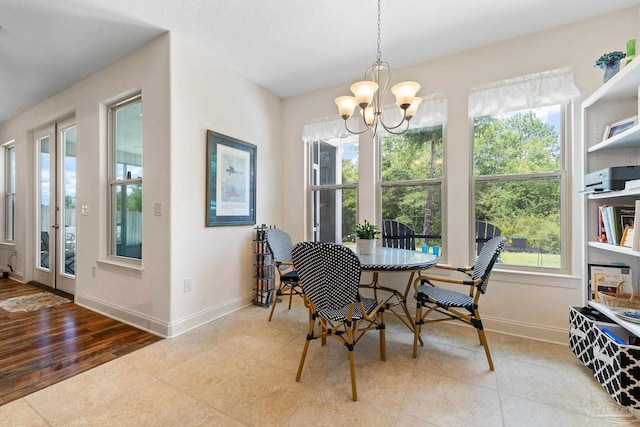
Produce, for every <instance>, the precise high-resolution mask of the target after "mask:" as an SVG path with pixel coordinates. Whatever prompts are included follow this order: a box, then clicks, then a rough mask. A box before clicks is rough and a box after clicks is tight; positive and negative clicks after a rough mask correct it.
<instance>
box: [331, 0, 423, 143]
mask: <svg viewBox="0 0 640 427" xmlns="http://www.w3.org/2000/svg"><path fill="white" fill-rule="evenodd" d="M380 52H381V51H380V0H378V56H377V58H376V60H375V62H374V63H373V65H371V66H370V67H369V68H368V69H367V71H365V73H364V80H362V81H359V82H356V83H354V84H352V85H351V92H353V95H354V96H340V97H338V98H336V100H335V102H336V105H337V106H338V112H339V114H340V116H341V117H342V119H343V120H344V126H345V128H346V129H347V131H348V132H349V133H352V134H355V135H358V134H361V133H363V132H366V131H367V130H369V131H371V135H372V136H375V134H376V132H377V131H378V125H380V126H382V127H383V128H384V129H385V130H386V131H387V132H389V133H393V134H396V135H400V134H403V133H405V132H406V131H407V130H408V129H409V121H410V120H411V118H412V117H413V116H415V115H416V111H417V110H418V106H419V105H420V102H422V98H419V97H417V96H416V93H417V92H418V91H419V90H420V84H418V83H416V82H401V83H398V84H396V85H394V86H393V87H392V88H391V93H393V94H394V95H395V97H396V105H397V106H398V107H399V108H400V110H401V112H402V119H401V120H400V122H399V123H397V124H389V123H385V122H384V121H383V118H382V113H383V109H382V101H383V99H384V95H385V93H386V92H387V86H388V85H389V78H390V76H391V70H390V68H389V64H388V63H387V62H384V61H381V60H380ZM356 107H360V110H359V111H360V115H361V116H362V119H363V122H364V124H365V128H364V129H362V130H352V129H350V128H349V125H348V124H347V120H348V119H349V118H350V117H351V116H352V115H353V112H354V110H355V109H356Z"/></svg>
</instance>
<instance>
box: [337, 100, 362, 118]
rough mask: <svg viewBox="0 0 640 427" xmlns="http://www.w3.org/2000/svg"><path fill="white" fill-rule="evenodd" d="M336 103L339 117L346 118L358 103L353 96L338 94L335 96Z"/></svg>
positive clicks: (351, 113)
mask: <svg viewBox="0 0 640 427" xmlns="http://www.w3.org/2000/svg"><path fill="white" fill-rule="evenodd" d="M336 105H337V106H338V113H339V114H340V117H342V118H343V119H344V120H347V119H348V118H349V117H351V116H352V115H353V110H355V109H356V107H357V106H358V103H357V102H356V99H355V98H354V97H353V96H339V97H337V98H336Z"/></svg>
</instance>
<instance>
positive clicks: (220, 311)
mask: <svg viewBox="0 0 640 427" xmlns="http://www.w3.org/2000/svg"><path fill="white" fill-rule="evenodd" d="M254 297H255V294H254V293H251V294H249V295H246V296H244V297H240V298H236V299H233V300H230V301H225V302H223V303H222V304H218V305H216V306H213V307H209V308H207V309H206V310H202V311H200V312H198V313H194V314H192V315H190V316H187V317H184V318H182V319H179V320H176V321H175V322H171V324H170V325H169V328H168V331H167V332H168V333H167V336H168V337H175V336H178V335H180V334H183V333H185V332H187V331H190V330H191V329H194V328H197V327H198V326H202V325H204V324H205V323H209V322H211V321H213V320H216V319H219V318H220V317H223V316H226V315H227V314H229V313H233V312H234V311H237V310H240V309H241V308H243V307H246V306H247V305H249V304H251V302H252V301H253V298H254Z"/></svg>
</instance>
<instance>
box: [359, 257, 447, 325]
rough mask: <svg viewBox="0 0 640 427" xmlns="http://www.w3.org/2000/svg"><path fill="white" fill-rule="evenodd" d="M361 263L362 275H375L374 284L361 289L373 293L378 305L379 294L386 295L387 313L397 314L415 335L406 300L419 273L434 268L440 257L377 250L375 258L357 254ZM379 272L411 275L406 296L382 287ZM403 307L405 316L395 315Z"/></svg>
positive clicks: (405, 291)
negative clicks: (368, 273) (363, 273)
mask: <svg viewBox="0 0 640 427" xmlns="http://www.w3.org/2000/svg"><path fill="white" fill-rule="evenodd" d="M356 254H357V255H358V258H359V259H360V268H361V270H362V271H370V272H372V273H373V277H372V280H371V283H365V284H362V285H361V288H364V289H371V290H372V291H373V295H374V298H375V299H376V301H379V299H378V298H379V297H382V295H380V292H383V293H384V297H385V298H386V301H387V304H386V309H387V310H389V311H391V312H392V313H393V314H395V315H396V316H397V317H398V318H399V319H400V320H401V321H402V322H403V323H404V324H405V325H407V326H408V327H409V329H411V331H413V328H414V322H413V317H412V316H411V314H410V313H409V310H408V308H407V297H408V295H409V292H410V291H411V284H412V283H413V279H414V277H415V275H416V273H419V272H420V271H421V270H426V269H429V268H431V267H433V266H434V265H435V264H436V262H437V260H438V257H437V256H436V255H433V254H427V253H423V252H418V251H413V250H409V249H398V248H387V247H376V248H375V249H374V252H373V253H372V254H360V253H358V252H357V251H356ZM380 272H410V273H411V274H410V275H409V279H408V281H407V286H406V287H405V290H404V292H400V291H399V290H397V289H394V288H391V287H388V286H383V285H381V284H380V282H379V276H378V274H379V273H380ZM396 306H400V307H401V308H402V310H403V311H404V315H401V314H400V313H398V312H396V311H394V307H396Z"/></svg>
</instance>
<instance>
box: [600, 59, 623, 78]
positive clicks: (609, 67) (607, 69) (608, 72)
mask: <svg viewBox="0 0 640 427" xmlns="http://www.w3.org/2000/svg"><path fill="white" fill-rule="evenodd" d="M618 71H620V61H617V62H615V63H613V64H605V66H604V76H603V82H604V83H606V82H607V81H608V80H609V79H610V78H611V77H613V76H615V75H616V74H618Z"/></svg>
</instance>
